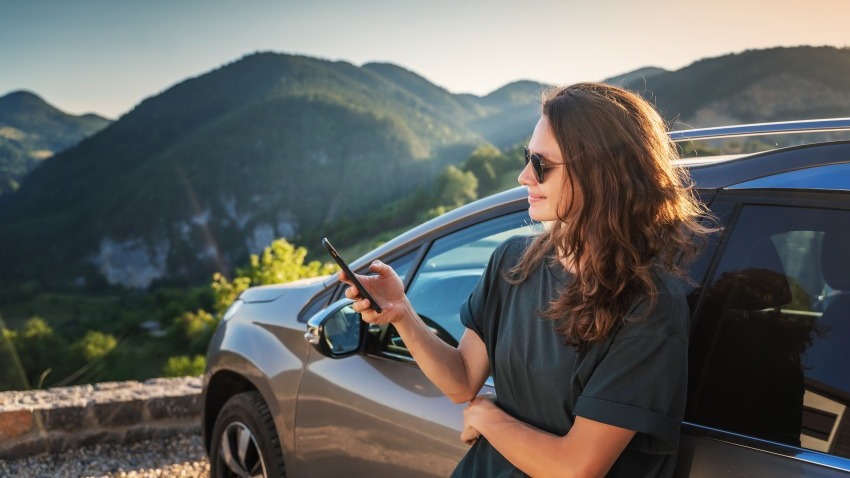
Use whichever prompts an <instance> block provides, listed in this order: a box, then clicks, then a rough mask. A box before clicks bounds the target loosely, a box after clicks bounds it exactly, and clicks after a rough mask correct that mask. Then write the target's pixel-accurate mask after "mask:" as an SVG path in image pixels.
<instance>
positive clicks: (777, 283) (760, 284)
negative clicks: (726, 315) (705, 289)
mask: <svg viewBox="0 0 850 478" xmlns="http://www.w3.org/2000/svg"><path fill="white" fill-rule="evenodd" d="M711 296H715V297H725V298H726V300H727V301H729V302H728V303H727V305H726V307H727V308H729V309H738V310H747V311H752V310H762V309H772V308H776V307H779V306H782V305H785V304H788V303H789V302H791V286H790V285H789V284H788V278H787V277H785V275H783V274H780V273H778V272H774V271H772V270H769V269H756V268H753V269H739V270H735V271H729V272H724V273H723V274H722V275H721V276H720V279H718V280H717V281H716V282H715V283H714V284H713V285H712V286H711V289H710V291H709V298H710V297H711Z"/></svg>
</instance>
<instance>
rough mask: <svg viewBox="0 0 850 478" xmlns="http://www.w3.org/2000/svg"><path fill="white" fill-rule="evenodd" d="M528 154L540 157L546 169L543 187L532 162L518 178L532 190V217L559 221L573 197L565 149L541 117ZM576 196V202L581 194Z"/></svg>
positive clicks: (530, 205)
mask: <svg viewBox="0 0 850 478" xmlns="http://www.w3.org/2000/svg"><path fill="white" fill-rule="evenodd" d="M528 151H529V154H537V155H538V156H540V159H541V160H542V163H543V165H544V175H543V176H544V177H543V182H542V183H541V182H538V181H537V177H536V176H535V174H534V168H533V167H532V165H531V162H529V163H528V164H526V165H525V168H523V170H522V172H521V173H520V174H519V177H518V178H517V180H518V181H519V183H520V184H521V185H522V186H525V187H527V188H528V214H529V216H531V219H533V220H535V221H555V220H558V216H559V214H558V212H559V210H560V212H561V217H563V216H564V215H565V214H566V211H568V210H569V209H570V200H571V199H572V198H571V196H572V194H571V192H570V190H569V185H568V184H569V183H568V182H567V181H566V178H565V176H566V174H567V171H566V169H565V167H564V158H563V157H562V155H561V148H559V147H558V141H557V140H556V139H555V134H554V133H553V132H552V127H551V126H550V125H549V120H548V119H547V118H546V116H541V117H540V120H538V121H537V126H535V127H534V133H533V134H532V135H531V141H529V143H528ZM575 196H576V197H575V199H574V200H578V199H579V194H578V191H576V194H575ZM559 208H560V209H559Z"/></svg>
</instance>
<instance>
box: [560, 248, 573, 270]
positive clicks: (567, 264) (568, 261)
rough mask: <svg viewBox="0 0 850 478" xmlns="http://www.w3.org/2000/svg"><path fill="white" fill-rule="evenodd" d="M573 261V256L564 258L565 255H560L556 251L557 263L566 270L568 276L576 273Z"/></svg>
mask: <svg viewBox="0 0 850 478" xmlns="http://www.w3.org/2000/svg"><path fill="white" fill-rule="evenodd" d="M574 259H575V257H574V256H566V255H564V254H562V253H561V252H560V251H558V262H560V263H561V265H562V266H564V269H566V271H567V272H569V273H570V274H575V272H576V266H575V260H574Z"/></svg>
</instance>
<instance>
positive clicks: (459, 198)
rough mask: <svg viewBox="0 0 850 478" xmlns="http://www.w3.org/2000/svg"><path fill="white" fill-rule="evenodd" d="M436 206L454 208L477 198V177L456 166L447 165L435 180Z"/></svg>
mask: <svg viewBox="0 0 850 478" xmlns="http://www.w3.org/2000/svg"><path fill="white" fill-rule="evenodd" d="M437 191H438V195H437V198H438V199H437V201H438V206H447V207H448V208H455V207H458V206H462V205H464V204H466V203H468V202H470V201H474V200H475V199H477V198H478V179H476V177H475V175H474V174H472V173H470V172H468V171H467V172H463V171H461V170H460V169H458V168H457V167H456V166H447V167H446V169H444V170H443V172H442V174H440V177H439V179H438V180H437Z"/></svg>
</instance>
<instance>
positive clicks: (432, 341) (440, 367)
mask: <svg viewBox="0 0 850 478" xmlns="http://www.w3.org/2000/svg"><path fill="white" fill-rule="evenodd" d="M406 309H407V310H406V311H405V313H404V314H403V319H402V320H399V321H397V322H395V323H394V325H395V327H396V330H397V331H398V333H399V335H400V336H401V338H402V340H403V341H404V345H405V346H406V347H407V349H408V350H409V351H410V354H411V355H412V356H413V358H414V359H415V360H416V363H417V365H419V368H420V369H422V371H423V372H424V373H425V376H427V377H428V379H429V380H430V381H431V382H432V383H433V384H434V385H436V386H437V388H439V389H440V390H441V391H442V392H443V393H444V394H445V395H446V396H447V397H449V399H451V400H452V401H453V402H455V403H462V402H467V401H469V400H471V399H472V398H473V397H475V394H476V393H478V390H479V389H480V388H481V384H480V383H477V380H475V379H474V378H473V377H472V374H470V372H469V367H468V366H467V363H466V361H465V360H464V357H463V354H462V353H461V352H460V350H459V349H458V348H455V347H452V346H451V345H449V344H447V343H446V342H444V341H443V340H442V339H440V338H439V337H437V336H436V335H435V334H434V333H433V332H432V331H431V329H429V328H428V326H427V325H426V324H425V322H423V321H422V319H421V318H420V317H419V315H418V314H417V313H416V312H415V311H414V310H413V308H412V307H411V306H410V305H409V303H408V304H406Z"/></svg>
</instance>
